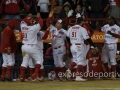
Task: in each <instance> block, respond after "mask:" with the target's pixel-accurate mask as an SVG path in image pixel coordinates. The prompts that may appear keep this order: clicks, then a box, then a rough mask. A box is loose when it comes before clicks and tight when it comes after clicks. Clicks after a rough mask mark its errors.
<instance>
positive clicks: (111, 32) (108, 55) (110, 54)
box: [98, 17, 120, 79]
mask: <svg viewBox="0 0 120 90" xmlns="http://www.w3.org/2000/svg"><path fill="white" fill-rule="evenodd" d="M98 30H99V31H102V32H104V33H105V35H104V47H103V49H102V61H103V63H104V66H105V68H106V71H107V72H108V73H109V72H110V70H109V67H108V61H109V60H110V65H111V72H112V75H111V78H112V79H115V72H116V64H117V63H116V58H115V57H116V50H117V42H118V38H120V35H119V34H120V27H119V26H117V25H116V24H115V19H114V17H109V18H108V24H106V25H104V26H103V27H102V28H100V27H99V28H98Z"/></svg>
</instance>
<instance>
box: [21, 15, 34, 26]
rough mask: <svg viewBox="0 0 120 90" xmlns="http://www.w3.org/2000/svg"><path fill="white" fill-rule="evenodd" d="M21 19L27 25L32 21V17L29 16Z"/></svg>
mask: <svg viewBox="0 0 120 90" xmlns="http://www.w3.org/2000/svg"><path fill="white" fill-rule="evenodd" d="M22 21H24V22H25V23H26V24H27V25H31V24H33V22H34V20H33V18H32V17H29V16H28V17H26V18H24V19H23V20H22Z"/></svg>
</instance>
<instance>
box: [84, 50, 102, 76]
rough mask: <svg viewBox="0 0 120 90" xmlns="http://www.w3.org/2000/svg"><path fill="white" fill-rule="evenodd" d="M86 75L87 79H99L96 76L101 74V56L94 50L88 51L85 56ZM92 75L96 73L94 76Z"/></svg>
mask: <svg viewBox="0 0 120 90" xmlns="http://www.w3.org/2000/svg"><path fill="white" fill-rule="evenodd" d="M86 58H87V73H89V74H87V75H89V76H88V77H90V78H91V77H95V78H96V77H99V76H98V75H99V74H100V72H102V61H101V54H100V53H99V52H96V51H95V50H94V49H92V48H91V49H90V51H89V52H88V54H87V56H86ZM94 73H97V74H96V75H95V74H94ZM91 74H93V75H91Z"/></svg>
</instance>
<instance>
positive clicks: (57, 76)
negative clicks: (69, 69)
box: [55, 67, 60, 79]
mask: <svg viewBox="0 0 120 90" xmlns="http://www.w3.org/2000/svg"><path fill="white" fill-rule="evenodd" d="M59 72H60V67H56V68H55V73H56V78H57V79H59V75H58V74H59Z"/></svg>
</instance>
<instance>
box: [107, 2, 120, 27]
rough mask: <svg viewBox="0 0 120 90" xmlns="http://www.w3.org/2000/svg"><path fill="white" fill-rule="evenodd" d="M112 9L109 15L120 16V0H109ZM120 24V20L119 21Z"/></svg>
mask: <svg viewBox="0 0 120 90" xmlns="http://www.w3.org/2000/svg"><path fill="white" fill-rule="evenodd" d="M109 2H110V9H109V12H108V15H109V16H113V17H115V18H120V0H109ZM117 22H118V24H119V26H120V21H117Z"/></svg>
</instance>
